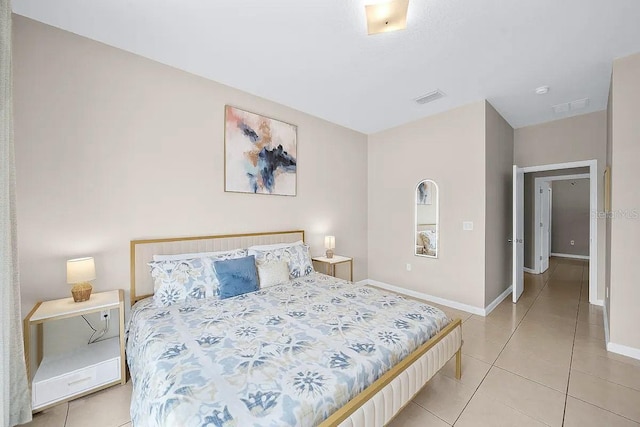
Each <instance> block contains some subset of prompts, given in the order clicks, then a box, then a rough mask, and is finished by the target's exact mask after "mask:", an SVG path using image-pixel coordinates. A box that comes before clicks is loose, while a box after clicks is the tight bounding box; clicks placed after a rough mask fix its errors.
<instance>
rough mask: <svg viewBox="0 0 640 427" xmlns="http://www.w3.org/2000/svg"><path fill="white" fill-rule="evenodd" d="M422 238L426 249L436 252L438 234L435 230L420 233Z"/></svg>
mask: <svg viewBox="0 0 640 427" xmlns="http://www.w3.org/2000/svg"><path fill="white" fill-rule="evenodd" d="M420 238H421V239H422V244H423V246H424V247H425V249H430V250H432V251H435V250H436V249H437V248H436V232H435V231H434V230H425V231H421V232H420Z"/></svg>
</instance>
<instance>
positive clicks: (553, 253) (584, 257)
mask: <svg viewBox="0 0 640 427" xmlns="http://www.w3.org/2000/svg"><path fill="white" fill-rule="evenodd" d="M551 256H557V257H559V258H571V259H586V260H587V261H589V255H572V254H559V253H556V252H551Z"/></svg>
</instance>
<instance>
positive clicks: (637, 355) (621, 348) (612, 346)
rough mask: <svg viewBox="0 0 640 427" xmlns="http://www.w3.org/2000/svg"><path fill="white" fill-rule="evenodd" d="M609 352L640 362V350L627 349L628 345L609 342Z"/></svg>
mask: <svg viewBox="0 0 640 427" xmlns="http://www.w3.org/2000/svg"><path fill="white" fill-rule="evenodd" d="M607 351H610V352H612V353H618V354H621V355H623V356H627V357H632V358H634V359H638V360H640V348H633V347H627V346H626V345H622V344H616V343H613V342H608V343H607Z"/></svg>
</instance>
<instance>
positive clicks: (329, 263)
mask: <svg viewBox="0 0 640 427" xmlns="http://www.w3.org/2000/svg"><path fill="white" fill-rule="evenodd" d="M311 259H312V260H313V261H315V262H319V263H320V264H324V265H325V273H326V274H328V275H330V276H333V277H335V276H336V265H337V264H342V263H345V262H346V263H349V280H350V281H351V282H353V258H349V257H346V256H340V255H334V256H333V258H327V257H326V256H317V257H315V258H311Z"/></svg>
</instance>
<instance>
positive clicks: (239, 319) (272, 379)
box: [127, 273, 449, 427]
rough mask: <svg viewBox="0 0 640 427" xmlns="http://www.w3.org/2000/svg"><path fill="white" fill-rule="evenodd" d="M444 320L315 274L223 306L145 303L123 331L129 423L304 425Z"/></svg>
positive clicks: (414, 304) (412, 304) (392, 297)
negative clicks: (130, 389)
mask: <svg viewBox="0 0 640 427" xmlns="http://www.w3.org/2000/svg"><path fill="white" fill-rule="evenodd" d="M448 322H449V320H448V319H447V318H446V316H445V314H444V313H443V312H442V311H440V310H438V309H436V308H433V307H431V306H429V305H426V304H423V303H421V302H419V301H414V300H409V299H405V298H403V297H401V296H398V295H396V294H392V293H389V292H385V291H382V290H378V289H376V288H372V287H369V286H358V285H354V284H352V283H349V282H346V281H344V280H340V279H335V278H333V277H329V276H325V275H323V274H319V273H314V274H312V275H310V276H306V277H302V278H300V279H296V280H292V281H290V282H288V283H286V284H283V285H278V286H273V287H270V288H266V289H262V290H259V291H257V292H253V293H250V294H246V295H242V296H239V297H235V298H230V299H227V300H214V299H207V300H200V301H192V302H188V303H185V304H181V305H172V306H170V307H156V306H154V305H153V299H152V298H148V299H146V300H143V301H140V302H139V303H137V304H136V305H135V306H134V308H133V309H132V313H131V320H130V321H129V325H128V330H127V361H128V363H129V368H130V371H131V378H132V381H133V396H132V400H131V417H132V420H133V425H134V426H135V427H154V426H171V427H174V426H180V427H191V426H193V427H196V426H197V427H205V426H238V427H248V426H312V425H316V424H319V423H320V422H321V421H322V420H323V419H325V418H326V417H327V416H329V415H330V414H331V413H332V412H334V411H335V410H337V409H338V408H340V407H341V406H343V405H344V404H345V403H347V402H348V401H349V400H350V399H351V398H353V397H354V396H355V395H356V394H358V393H359V392H361V391H362V390H363V389H364V388H366V387H367V386H368V385H370V384H371V383H373V382H374V381H375V380H376V379H377V378H378V377H380V376H381V375H382V374H383V373H384V372H386V371H387V370H388V369H389V368H391V367H392V366H393V365H394V364H396V363H397V362H398V361H400V360H401V359H403V358H404V357H405V356H406V355H408V354H409V353H410V352H412V351H413V350H415V349H416V348H417V347H418V346H419V345H420V344H422V343H424V342H425V341H427V340H428V339H429V338H430V337H432V336H433V335H435V334H436V333H437V332H438V331H440V330H441V329H442V328H443V327H444V326H445V325H446V324H447V323H448Z"/></svg>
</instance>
